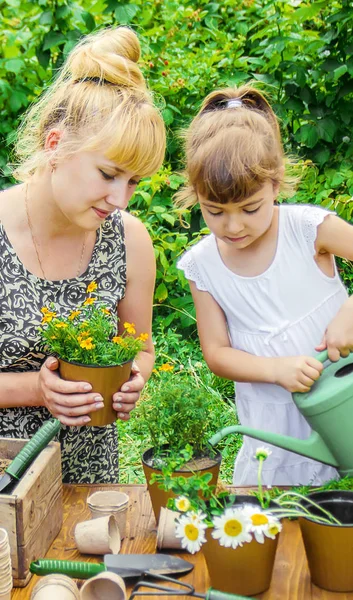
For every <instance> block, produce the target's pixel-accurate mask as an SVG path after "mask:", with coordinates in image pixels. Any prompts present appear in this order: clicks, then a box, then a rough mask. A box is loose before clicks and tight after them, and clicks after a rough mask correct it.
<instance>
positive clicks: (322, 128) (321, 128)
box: [317, 118, 337, 142]
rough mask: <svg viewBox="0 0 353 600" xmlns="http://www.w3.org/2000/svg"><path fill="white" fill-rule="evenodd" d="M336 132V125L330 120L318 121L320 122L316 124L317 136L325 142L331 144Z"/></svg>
mask: <svg viewBox="0 0 353 600" xmlns="http://www.w3.org/2000/svg"><path fill="white" fill-rule="evenodd" d="M336 131H337V125H336V123H335V121H333V120H332V119H330V118H325V119H320V121H318V123H317V132H318V135H319V137H320V138H321V139H323V140H325V141H326V142H333V138H334V135H335V133H336Z"/></svg>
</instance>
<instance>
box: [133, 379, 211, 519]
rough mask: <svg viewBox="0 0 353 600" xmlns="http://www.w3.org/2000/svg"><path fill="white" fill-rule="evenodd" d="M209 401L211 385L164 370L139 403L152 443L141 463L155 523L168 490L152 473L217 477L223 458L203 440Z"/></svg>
mask: <svg viewBox="0 0 353 600" xmlns="http://www.w3.org/2000/svg"><path fill="white" fill-rule="evenodd" d="M213 402H214V395H213V393H212V390H210V389H208V388H207V387H206V386H203V385H202V383H201V382H200V381H199V380H197V379H196V378H195V377H193V376H191V375H190V374H188V373H183V372H178V373H172V374H171V373H169V372H168V371H166V372H165V373H162V374H161V375H160V377H159V380H158V381H157V383H155V384H154V386H153V399H152V398H151V399H150V400H149V398H148V396H147V397H145V399H144V400H143V402H141V404H140V406H139V409H138V410H139V414H140V415H141V418H143V419H144V422H145V424H146V425H147V429H148V432H149V437H150V439H151V442H152V447H150V448H148V449H147V450H146V451H145V452H144V453H143V455H142V464H143V469H144V473H145V477H146V480H147V486H148V489H149V492H150V496H151V502H152V507H153V511H154V514H155V517H156V520H157V522H158V519H159V514H160V508H161V507H162V506H166V504H167V500H168V498H169V497H170V496H171V495H172V492H171V491H169V492H168V491H165V490H161V489H160V488H159V486H158V485H157V483H156V482H155V479H154V475H155V474H158V473H161V471H162V469H163V468H166V467H168V469H171V470H172V472H173V474H174V476H177V475H179V474H181V473H182V474H184V475H188V476H190V475H192V474H193V473H195V472H210V473H211V475H212V482H213V483H216V482H217V479H218V474H219V468H220V463H221V458H222V457H221V454H220V452H216V451H214V450H213V449H212V448H211V447H210V446H209V444H208V439H209V437H210V434H211V431H212V404H213Z"/></svg>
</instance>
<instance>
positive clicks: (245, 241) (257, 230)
mask: <svg viewBox="0 0 353 600" xmlns="http://www.w3.org/2000/svg"><path fill="white" fill-rule="evenodd" d="M277 193H278V186H277V185H275V184H273V182H272V181H268V182H266V183H265V184H264V185H263V187H262V188H260V189H259V190H258V191H257V192H256V193H255V194H253V195H252V196H250V197H249V198H247V199H246V200H243V201H242V202H239V203H232V202H229V203H228V204H218V203H216V202H210V201H209V200H207V199H206V198H202V197H200V196H199V202H200V208H201V212H202V216H203V218H204V220H205V222H206V225H207V227H208V228H209V229H210V230H211V232H212V233H213V234H214V235H215V236H216V238H218V239H219V240H222V241H223V242H224V243H226V244H229V245H233V246H234V248H236V249H237V250H241V249H243V248H247V247H248V246H250V245H251V244H253V243H254V242H256V241H257V240H259V239H260V238H261V237H262V236H263V235H264V234H265V233H266V231H267V230H268V229H269V228H270V227H271V224H272V220H273V214H274V201H275V199H276V196H277Z"/></svg>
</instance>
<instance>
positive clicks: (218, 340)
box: [189, 281, 323, 392]
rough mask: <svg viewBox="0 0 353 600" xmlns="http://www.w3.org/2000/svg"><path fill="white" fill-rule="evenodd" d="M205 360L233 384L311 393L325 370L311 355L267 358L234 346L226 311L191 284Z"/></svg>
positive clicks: (215, 371) (190, 282)
mask: <svg viewBox="0 0 353 600" xmlns="http://www.w3.org/2000/svg"><path fill="white" fill-rule="evenodd" d="M189 284H190V288H191V293H192V296H193V299H194V303H195V307H196V316H197V328H198V332H199V338H200V343H201V348H202V352H203V355H204V357H205V360H206V362H207V364H208V366H209V368H210V369H211V371H213V373H215V374H216V375H218V376H219V377H224V378H226V379H231V380H233V381H239V382H240V381H244V382H260V383H275V384H278V385H281V386H282V387H284V388H286V389H287V390H288V391H290V392H306V391H309V389H310V387H311V386H312V385H313V383H314V381H315V380H316V379H317V378H318V377H319V375H320V372H321V371H322V368H323V366H322V364H321V363H320V362H318V361H317V360H316V359H315V358H312V357H311V356H294V357H284V358H267V357H262V356H255V355H253V354H249V353H248V352H244V351H242V350H236V349H235V348H232V347H231V344H230V340H229V336H228V330H227V323H226V319H225V316H224V313H223V310H222V309H221V308H220V306H219V305H218V304H217V302H216V301H215V300H214V298H213V297H212V296H211V294H209V293H208V292H204V291H200V290H198V289H197V287H196V284H195V283H194V282H192V281H189Z"/></svg>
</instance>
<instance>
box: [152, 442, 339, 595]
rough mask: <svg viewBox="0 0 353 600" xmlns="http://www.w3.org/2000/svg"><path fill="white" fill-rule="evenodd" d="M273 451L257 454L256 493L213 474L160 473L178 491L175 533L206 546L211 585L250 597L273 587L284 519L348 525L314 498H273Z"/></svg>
mask: <svg viewBox="0 0 353 600" xmlns="http://www.w3.org/2000/svg"><path fill="white" fill-rule="evenodd" d="M269 454H270V451H269V450H267V449H266V448H263V447H261V448H258V450H257V452H256V458H257V460H258V461H259V469H258V489H257V491H256V493H255V494H254V495H249V496H244V495H235V494H232V493H230V492H229V491H227V490H219V489H217V488H216V487H215V486H214V485H212V484H211V482H210V476H209V474H207V473H206V474H205V475H201V476H200V475H196V476H195V475H194V476H192V477H190V478H183V477H178V478H177V479H175V478H171V477H170V472H168V469H164V472H163V473H162V475H161V476H159V477H157V481H158V482H159V485H161V487H162V488H163V489H165V490H172V491H173V493H174V495H175V497H174V498H171V499H170V500H169V501H168V508H170V509H172V510H174V511H177V517H176V518H175V523H176V525H175V536H176V537H177V538H180V539H181V546H182V547H183V548H185V549H187V550H188V551H189V552H191V553H194V552H197V551H199V550H200V549H202V551H203V553H204V556H205V560H206V564H207V567H208V571H209V575H210V579H211V585H212V587H215V588H217V589H219V590H221V591H223V592H227V593H233V594H241V595H246V596H248V595H255V594H260V593H262V592H264V591H265V590H266V589H268V588H269V586H270V582H271V576H272V571H273V566H274V560H275V554H276V548H277V543H278V534H279V532H280V531H281V528H282V525H281V520H282V519H283V518H285V517H290V518H298V517H299V518H300V520H302V521H306V520H311V521H312V522H315V523H316V524H320V526H322V525H324V526H330V527H332V526H333V527H336V528H337V527H341V528H342V524H341V522H340V521H339V520H338V519H337V518H336V517H335V516H334V515H332V514H331V513H330V512H329V511H328V510H327V507H325V506H323V505H322V504H321V503H320V502H316V501H314V499H313V498H310V497H309V496H306V497H305V496H303V495H301V494H299V493H298V492H296V491H293V490H289V491H285V492H283V491H282V492H281V494H280V495H279V496H278V497H277V498H276V500H275V501H274V500H272V499H271V494H270V492H269V491H267V490H266V491H264V490H263V488H262V484H261V472H262V465H263V462H264V460H266V458H267V456H268V455H269ZM200 490H201V491H202V497H200V496H199V491H200Z"/></svg>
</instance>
